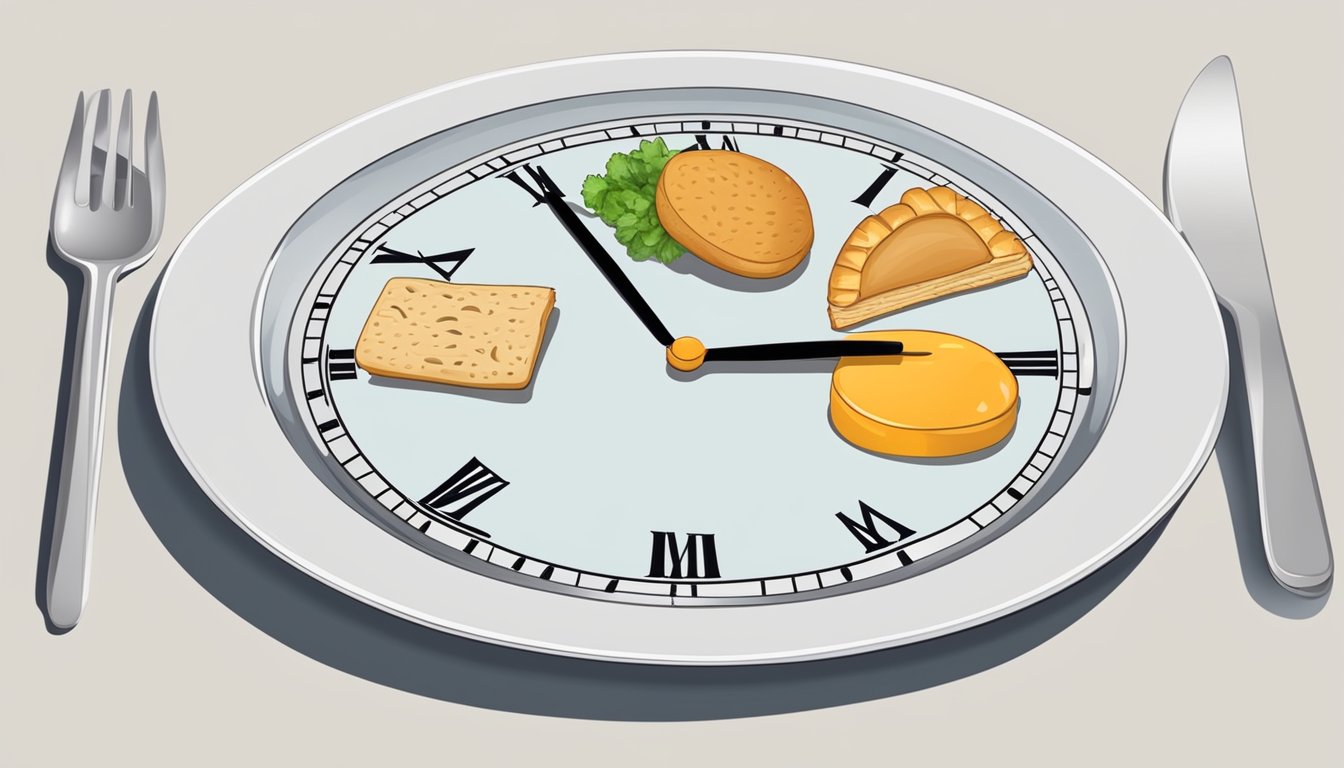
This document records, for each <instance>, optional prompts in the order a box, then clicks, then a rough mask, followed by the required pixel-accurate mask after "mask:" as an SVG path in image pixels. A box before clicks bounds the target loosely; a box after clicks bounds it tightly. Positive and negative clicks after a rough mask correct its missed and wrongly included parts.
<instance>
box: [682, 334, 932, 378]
mask: <svg viewBox="0 0 1344 768" xmlns="http://www.w3.org/2000/svg"><path fill="white" fill-rule="evenodd" d="M927 354H929V353H928V352H907V351H906V350H905V345H904V344H903V343H901V342H899V341H887V340H865V339H828V340H826V341H784V342H777V343H774V344H744V345H742V346H738V347H714V348H712V349H705V345H704V344H702V343H700V340H699V339H697V338H695V337H694V336H682V337H681V338H679V339H677V340H675V341H673V342H672V343H671V344H669V345H668V347H667V364H668V365H670V366H672V367H673V368H676V369H677V370H679V371H693V370H695V369H696V368H699V367H700V365H701V364H702V363H705V362H759V361H765V360H813V359H817V358H826V357H874V356H893V355H900V356H902V357H913V356H922V355H927Z"/></svg>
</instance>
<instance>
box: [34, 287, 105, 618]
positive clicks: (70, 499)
mask: <svg viewBox="0 0 1344 768" xmlns="http://www.w3.org/2000/svg"><path fill="white" fill-rule="evenodd" d="M81 271H82V272H83V273H84V290H83V297H82V300H81V302H80V312H79V327H78V330H77V331H76V337H75V360H74V367H73V370H72V371H71V386H70V402H69V405H68V410H67V415H66V424H65V450H64V452H63V455H62V457H61V484H60V486H59V489H58V495H57V497H56V511H55V525H54V527H53V529H52V537H51V558H50V560H49V561H48V565H47V618H48V620H49V621H51V623H52V624H53V625H54V626H56V627H59V628H61V629H69V628H71V627H73V626H75V624H76V623H78V621H79V617H80V614H81V613H82V612H83V611H84V602H85V600H86V598H87V596H88V591H89V566H90V564H91V561H92V554H93V516H94V510H95V508H96V506H97V496H98V470H99V466H100V464H101V460H102V452H103V395H104V393H105V392H106V389H107V345H108V320H109V318H110V317H111V312H112V292H113V287H114V286H115V284H116V281H117V276H118V275H117V270H116V269H113V268H109V267H105V266H100V265H96V264H94V265H81Z"/></svg>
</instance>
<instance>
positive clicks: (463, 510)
mask: <svg viewBox="0 0 1344 768" xmlns="http://www.w3.org/2000/svg"><path fill="white" fill-rule="evenodd" d="M508 484H509V481H508V480H505V479H504V478H502V477H500V476H499V475H497V474H495V473H494V471H493V470H491V469H490V468H489V467H487V466H485V465H484V464H482V463H481V460H480V459H478V458H476V457H475V456H473V457H471V461H468V462H467V463H466V464H463V465H462V467H461V469H458V470H457V471H456V472H454V473H453V476H452V477H450V478H448V479H447V480H444V481H443V482H442V483H440V484H439V486H438V487H437V488H435V489H434V490H432V491H430V492H429V493H427V494H425V497H424V498H422V499H420V506H422V507H424V508H425V514H426V515H429V516H430V517H433V518H435V519H439V520H440V522H443V520H442V518H448V519H451V520H453V521H454V522H460V521H461V520H462V518H464V517H466V516H467V513H468V512H470V511H472V510H473V509H475V508H477V507H479V506H481V505H482V504H484V503H485V502H486V501H488V500H489V499H490V497H491V496H494V495H495V494H496V493H499V492H500V491H502V490H504V488H505V487H507V486H508Z"/></svg>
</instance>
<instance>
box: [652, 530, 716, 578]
mask: <svg viewBox="0 0 1344 768" xmlns="http://www.w3.org/2000/svg"><path fill="white" fill-rule="evenodd" d="M651 533H652V534H653V554H652V555H651V557H650V559H649V576H650V577H652V578H655V579H665V578H672V579H683V578H685V579H717V578H719V554H718V550H717V549H716V548H715V546H714V534H712V533H688V534H686V546H684V547H678V546H677V534H675V533H672V532H670V531H651Z"/></svg>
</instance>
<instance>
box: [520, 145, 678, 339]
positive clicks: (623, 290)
mask: <svg viewBox="0 0 1344 768" xmlns="http://www.w3.org/2000/svg"><path fill="white" fill-rule="evenodd" d="M523 168H524V170H526V171H527V175H528V176H531V177H532V181H533V182H535V183H536V185H537V186H538V187H540V188H541V191H540V192H537V191H536V190H534V189H532V187H530V186H529V185H528V184H527V182H525V181H523V180H522V178H521V177H519V176H518V172H517V171H511V172H509V173H506V174H504V177H505V178H507V179H509V180H510V181H512V182H513V183H515V184H517V185H519V186H520V187H522V188H523V189H526V190H527V191H528V193H530V194H531V195H532V197H534V198H535V199H536V201H537V205H541V204H543V203H544V204H545V205H546V206H547V207H548V208H550V209H551V213H553V214H555V218H557V219H559V220H560V223H561V224H562V225H563V226H564V228H565V230H566V231H568V232H569V235H570V237H572V238H574V240H575V242H577V243H578V244H579V247H581V248H583V251H584V253H587V254H588V258H589V259H591V260H592V262H593V264H594V265H596V266H597V268H598V269H599V270H600V271H601V272H602V274H603V276H605V277H606V278H607V282H609V283H611V285H612V287H613V288H615V289H616V292H617V293H619V294H620V295H621V298H622V299H625V303H626V304H628V305H629V306H630V309H631V310H633V311H634V313H635V315H636V316H637V317H638V318H639V319H640V322H642V323H644V327H645V328H648V329H649V333H652V334H653V337H654V338H655V339H657V340H658V343H659V344H661V345H663V346H664V347H666V346H667V345H669V344H671V343H672V334H671V333H670V332H669V331H668V330H667V326H665V325H663V321H662V320H659V319H658V315H656V314H654V312H653V308H652V307H650V306H649V304H648V302H646V301H644V297H643V296H641V295H639V291H637V290H635V286H634V284H633V283H631V282H630V278H628V277H626V276H625V273H624V272H622V271H621V268H620V266H618V265H617V264H616V260H615V259H613V258H612V257H611V254H610V253H607V249H606V248H603V247H602V244H601V243H599V242H598V241H597V238H596V237H594V236H593V233H592V232H591V231H589V229H588V225H586V224H584V223H583V220H582V219H580V218H579V215H578V214H577V213H575V212H574V209H573V208H570V207H569V203H567V202H565V199H564V193H563V192H561V191H560V188H559V187H557V186H556V185H555V182H553V181H551V177H549V176H547V175H546V171H544V170H542V168H541V166H537V167H535V168H533V167H532V166H530V165H525V166H523Z"/></svg>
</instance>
